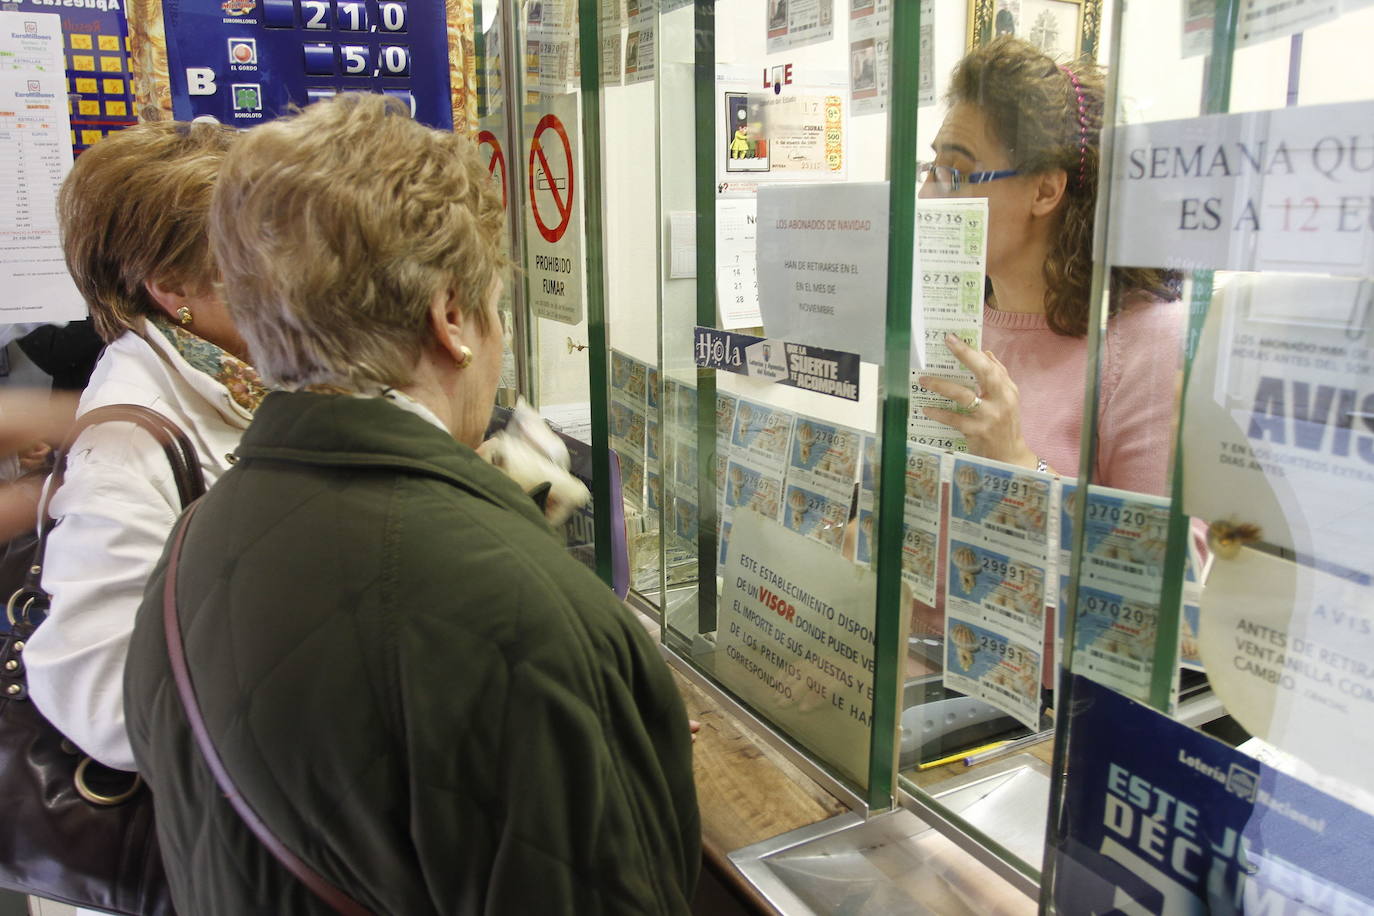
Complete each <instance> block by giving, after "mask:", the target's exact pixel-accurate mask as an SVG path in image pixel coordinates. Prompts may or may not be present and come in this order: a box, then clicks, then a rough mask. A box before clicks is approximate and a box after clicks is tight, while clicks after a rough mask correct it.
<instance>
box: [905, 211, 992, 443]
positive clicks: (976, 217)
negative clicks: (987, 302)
mask: <svg viewBox="0 0 1374 916" xmlns="http://www.w3.org/2000/svg"><path fill="white" fill-rule="evenodd" d="M987 214H988V211H987V200H986V199H984V198H967V199H958V200H953V199H939V200H937V199H930V200H918V201H917V205H916V247H917V253H916V258H915V267H914V269H915V274H916V275H915V277H914V278H913V281H914V282H915V283H917V284H919V285H920V290H921V300H920V301H921V316H920V318H921V320H919V321H914V322H913V323H912V328H913V331H916V330H917V329H919V331H920V333H919V335H918V336H914V337H913V339H912V347H913V348H914V347H920V348H921V350H920V353H921V356H922V362H921V364H920V365H921V368H916V369H912V370H911V416H910V418H909V420H908V423H907V436H908V438H909V439H910V440H911V441H912V442H914V443H916V444H918V445H926V446H929V447H931V448H939V449H949V450H951V451H960V452H962V451H967V450H968V443H967V442H966V441H965V440H964V438H963V437H962V436H960V435H959V434H958V432H957V431H956V430H954V429H953V428H951V427H949V426H946V425H945V424H943V423H937V422H935V421H934V420H930V419H927V418H926V416H925V414H923V413H922V412H921V408H922V407H943V408H945V409H947V410H948V409H950V407H951V402H950V401H949V400H948V399H947V398H944V397H942V396H940V395H938V394H935V393H934V392H931V391H927V390H926V389H925V388H922V387H921V386H920V384H919V383H918V382H917V379H918V378H919V377H920V376H922V375H928V376H932V377H935V378H941V379H946V380H949V381H953V382H957V383H959V384H961V385H964V386H965V387H967V388H969V389H971V390H973V389H976V388H977V384H978V382H977V379H975V378H974V376H973V373H972V372H970V371H968V369H966V368H964V366H963V364H962V363H960V362H959V361H958V360H957V359H955V358H954V354H953V353H951V352H950V350H949V347H948V346H947V345H946V344H945V336H946V335H948V334H953V335H954V336H955V337H958V338H959V339H960V340H962V341H963V342H964V343H965V344H967V345H968V346H969V347H972V348H973V349H974V350H981V349H982V347H983V287H984V276H985V274H986V271H985V268H986V264H987Z"/></svg>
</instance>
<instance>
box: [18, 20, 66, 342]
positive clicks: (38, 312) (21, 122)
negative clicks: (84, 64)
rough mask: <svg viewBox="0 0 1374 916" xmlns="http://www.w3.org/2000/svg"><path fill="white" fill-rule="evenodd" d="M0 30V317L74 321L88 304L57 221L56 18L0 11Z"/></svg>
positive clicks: (59, 79)
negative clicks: (0, 297)
mask: <svg viewBox="0 0 1374 916" xmlns="http://www.w3.org/2000/svg"><path fill="white" fill-rule="evenodd" d="M0 34H2V35H3V38H0V288H3V289H4V290H5V296H4V301H3V302H0V322H6V323H12V324H19V323H32V322H66V321H74V320H77V319H80V318H84V317H85V315H86V303H85V301H84V300H83V299H82V298H81V294H80V293H79V292H78V291H77V289H76V286H75V285H74V284H73V283H72V280H71V277H70V275H69V274H68V273H67V265H66V261H65V260H64V259H63V255H62V244H61V239H60V238H59V235H58V226H57V191H58V188H59V187H61V185H62V180H63V178H65V177H66V175H67V172H68V171H69V170H70V169H71V166H72V140H71V125H70V122H69V119H68V117H67V104H68V103H67V77H66V73H65V71H64V70H63V69H62V26H61V17H59V16H57V15H55V14H51V13H0Z"/></svg>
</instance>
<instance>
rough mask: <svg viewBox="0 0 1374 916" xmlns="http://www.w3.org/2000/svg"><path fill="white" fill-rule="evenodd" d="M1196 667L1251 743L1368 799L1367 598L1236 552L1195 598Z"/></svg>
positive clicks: (1370, 623) (1314, 574) (1372, 633)
mask: <svg viewBox="0 0 1374 916" xmlns="http://www.w3.org/2000/svg"><path fill="white" fill-rule="evenodd" d="M1201 625H1202V631H1201V634H1200V635H1201V649H1202V661H1203V664H1204V665H1205V666H1206V668H1207V676H1208V677H1209V678H1210V679H1211V682H1212V689H1213V690H1215V691H1216V693H1217V697H1218V698H1219V699H1220V700H1221V701H1222V703H1223V704H1225V706H1226V711H1227V712H1229V713H1230V714H1231V715H1233V716H1234V717H1235V718H1236V721H1237V722H1239V723H1240V724H1241V725H1242V726H1244V727H1245V729H1246V730H1247V731H1248V732H1250V733H1251V734H1253V735H1255V736H1257V737H1259V738H1263V739H1264V740H1266V741H1268V742H1270V743H1272V744H1275V745H1277V746H1278V747H1280V748H1282V749H1283V750H1285V751H1287V752H1288V753H1290V754H1293V755H1294V756H1296V757H1298V758H1300V759H1302V760H1304V761H1306V762H1307V763H1309V764H1311V765H1312V766H1314V767H1316V768H1317V769H1319V770H1321V771H1322V772H1323V773H1326V774H1329V775H1331V776H1334V777H1337V778H1339V779H1342V780H1345V781H1346V782H1349V783H1351V784H1352V785H1356V786H1359V787H1360V788H1362V789H1365V790H1367V791H1370V790H1374V767H1371V766H1370V765H1369V762H1370V760H1371V759H1374V729H1371V728H1370V727H1369V722H1370V714H1371V710H1374V664H1371V661H1370V660H1371V659H1374V592H1372V591H1371V590H1370V588H1369V586H1367V585H1365V586H1361V585H1356V584H1355V583H1353V582H1350V581H1349V580H1347V579H1340V578H1337V577H1335V576H1332V575H1329V574H1327V573H1324V572H1321V571H1320V570H1316V569H1312V568H1310V567H1306V566H1303V565H1301V564H1296V563H1290V562H1288V561H1287V560H1281V559H1279V558H1277V557H1271V556H1269V555H1268V554H1264V553H1260V552H1259V551H1256V550H1250V549H1248V548H1247V549H1243V550H1241V552H1240V554H1239V556H1237V557H1236V558H1235V559H1234V560H1228V559H1225V558H1224V557H1218V558H1217V560H1216V561H1215V562H1214V563H1213V564H1212V572H1211V575H1210V577H1209V578H1208V580H1207V587H1206V588H1205V589H1204V590H1203V592H1202V613H1201Z"/></svg>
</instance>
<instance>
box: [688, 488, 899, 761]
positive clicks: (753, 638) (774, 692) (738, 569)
mask: <svg viewBox="0 0 1374 916" xmlns="http://www.w3.org/2000/svg"><path fill="white" fill-rule="evenodd" d="M731 541H732V543H733V544H734V545H737V546H736V547H735V549H733V550H731V551H730V555H729V557H728V558H727V559H726V562H725V563H724V565H723V566H722V575H723V576H724V580H725V588H724V590H723V591H722V592H721V598H720V622H719V631H718V633H717V638H716V647H717V648H716V658H717V661H716V671H715V673H716V676H717V677H719V678H720V680H721V683H723V684H725V685H726V686H727V687H729V688H730V689H731V690H733V691H735V692H736V693H738V694H739V695H740V696H742V697H744V698H746V699H747V700H749V701H750V702H751V703H752V704H753V705H754V706H755V707H756V708H757V709H759V710H760V711H762V712H763V713H764V715H766V716H767V717H768V718H769V719H770V720H772V721H773V722H775V723H777V724H778V725H780V726H782V727H783V728H784V729H786V730H787V732H788V734H790V735H792V736H794V737H796V738H797V739H799V740H800V741H801V742H802V743H804V744H806V745H807V746H808V747H810V748H811V749H812V750H813V751H815V752H816V753H817V754H818V755H820V757H821V758H822V759H824V760H825V761H826V762H827V763H830V764H832V765H834V766H835V767H836V768H837V769H839V770H840V771H841V772H843V773H844V774H845V775H847V776H849V777H850V778H852V779H856V780H858V781H860V782H862V781H863V780H865V779H866V778H867V775H868V748H869V739H870V736H869V730H870V728H871V722H870V720H871V718H872V715H873V608H874V602H875V598H876V596H877V577H876V576H875V575H874V573H873V572H871V571H870V570H867V569H863V568H861V567H858V566H855V565H854V564H853V563H851V562H850V561H849V560H847V559H845V558H844V557H843V556H842V555H841V554H839V553H838V552H836V551H834V550H831V549H829V548H827V547H825V546H823V545H821V544H819V543H817V542H816V541H813V540H811V539H810V538H807V537H805V536H804V535H800V534H797V533H796V532H794V531H789V530H788V529H786V528H784V527H783V526H781V525H779V524H776V523H774V522H771V521H767V520H765V519H764V518H762V517H761V516H759V515H756V514H754V513H753V512H737V513H735V518H734V531H733V533H732V534H731ZM764 558H767V559H764Z"/></svg>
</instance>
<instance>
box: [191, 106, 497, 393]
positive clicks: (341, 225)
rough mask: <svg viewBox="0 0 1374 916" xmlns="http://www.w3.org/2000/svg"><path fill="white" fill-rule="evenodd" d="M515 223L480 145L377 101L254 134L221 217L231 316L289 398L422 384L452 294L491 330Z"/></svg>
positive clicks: (223, 179)
mask: <svg viewBox="0 0 1374 916" xmlns="http://www.w3.org/2000/svg"><path fill="white" fill-rule="evenodd" d="M502 227H503V218H502V205H501V195H500V192H499V190H498V189H497V188H496V187H495V185H494V184H493V182H492V180H491V175H490V173H489V172H488V170H487V168H486V167H485V166H484V165H483V164H482V162H481V160H480V157H479V156H478V153H477V147H476V144H475V143H473V142H472V141H471V140H470V139H468V138H467V137H464V136H462V135H459V134H455V133H450V132H448V131H440V130H434V129H432V128H428V127H425V126H423V125H421V124H419V123H417V122H415V121H413V120H411V118H410V117H409V113H408V112H407V111H406V109H405V107H404V106H403V105H402V104H401V103H400V102H399V101H398V100H396V99H394V98H389V97H387V96H383V95H374V94H366V93H343V94H341V95H338V96H336V97H334V98H332V99H329V100H326V101H323V102H317V103H315V104H314V105H311V106H309V107H308V108H305V109H303V110H301V111H300V112H298V113H295V114H292V115H289V116H287V117H283V118H279V119H277V120H274V121H270V122H268V123H265V124H263V125H261V126H258V127H254V128H253V129H252V130H250V131H248V132H247V133H246V134H245V135H244V136H243V137H242V138H241V139H240V140H239V141H238V142H237V143H236V144H235V146H234V149H233V151H232V152H231V154H230V155H229V156H228V157H227V158H226V160H225V163H224V168H223V170H222V172H221V174H220V180H219V183H218V185H217V186H216V189H215V195H214V201H213V203H212V205H211V208H210V245H211V248H212V250H213V251H214V254H215V258H216V260H217V261H218V262H219V265H220V270H221V274H222V276H223V285H224V298H225V302H226V303H227V305H228V306H229V311H230V314H231V315H232V316H233V318H234V322H235V324H237V325H238V329H239V332H240V333H241V334H242V335H243V337H244V339H245V340H246V341H247V342H248V348H249V351H250V353H251V354H252V358H253V362H254V364H255V366H256V368H257V369H258V372H259V373H260V374H261V375H262V377H263V378H264V379H266V380H267V381H268V382H269V383H271V384H275V385H281V386H283V387H288V388H291V387H299V386H302V385H308V384H312V383H320V382H324V383H335V384H340V383H342V384H347V385H351V386H355V387H356V386H359V385H361V384H365V383H375V384H381V385H386V386H400V385H405V384H408V383H409V382H411V381H412V380H413V377H414V370H415V366H416V365H417V363H418V362H419V357H420V352H421V347H422V346H423V342H424V340H425V338H426V335H427V333H428V332H427V320H428V313H429V307H430V303H431V302H432V301H433V299H434V296H435V294H436V293H440V292H442V291H444V290H446V289H449V288H452V289H454V290H455V291H456V292H457V294H458V296H459V305H460V307H461V308H462V309H463V312H464V315H465V316H466V317H468V318H470V319H471V320H473V321H475V322H476V323H477V325H478V327H479V328H481V329H482V330H484V331H485V330H486V322H487V312H486V303H487V299H488V297H489V296H490V293H491V290H492V288H493V284H494V283H495V281H496V280H497V278H498V277H499V276H500V273H501V272H502V271H503V270H505V269H506V267H507V266H508V258H507V255H506V246H505V239H504V237H503V231H502Z"/></svg>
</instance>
